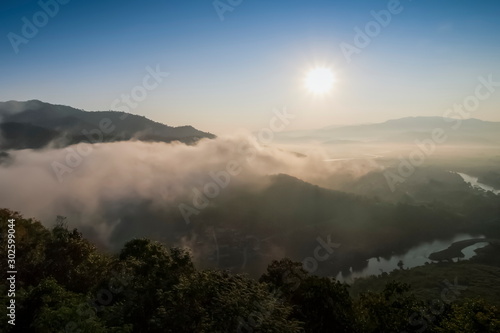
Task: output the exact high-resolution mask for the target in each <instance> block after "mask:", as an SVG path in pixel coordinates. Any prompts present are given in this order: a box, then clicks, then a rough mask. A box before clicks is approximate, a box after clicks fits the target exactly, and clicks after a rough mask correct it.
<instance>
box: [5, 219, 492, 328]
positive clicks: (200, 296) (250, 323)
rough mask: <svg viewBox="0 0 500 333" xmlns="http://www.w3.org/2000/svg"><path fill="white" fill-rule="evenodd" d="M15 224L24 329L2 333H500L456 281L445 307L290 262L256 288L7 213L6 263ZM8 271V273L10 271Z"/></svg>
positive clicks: (181, 256)
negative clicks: (357, 285)
mask: <svg viewBox="0 0 500 333" xmlns="http://www.w3.org/2000/svg"><path fill="white" fill-rule="evenodd" d="M9 220H11V221H12V220H13V221H12V223H11V224H13V225H14V229H15V247H16V259H15V260H16V262H15V267H16V269H17V274H16V276H15V288H14V289H15V313H16V316H15V319H14V320H15V321H14V322H15V325H11V324H9V323H8V320H11V322H12V319H9V318H8V317H6V316H4V319H3V320H2V321H1V323H0V330H1V331H2V332H22V333H29V332H94V333H100V332H103V333H104V332H172V333H173V332H176V333H182V332H186V333H187V332H189V333H191V332H207V333H208V332H276V333H279V332H283V333H285V332H287V333H288V332H373V333H374V332H424V331H425V332H449V333H451V332H478V333H479V332H481V333H483V332H491V333H493V332H499V331H500V311H499V310H498V308H497V307H496V306H495V305H493V304H491V303H489V302H488V301H486V300H484V299H482V298H480V297H478V296H480V295H474V299H470V298H469V297H468V296H467V295H466V294H465V293H462V291H463V290H464V288H465V289H467V285H463V283H462V284H460V281H461V280H459V282H458V284H457V281H456V280H453V276H451V277H450V278H449V280H450V281H451V282H450V283H449V284H448V285H446V284H445V285H443V286H442V287H441V289H442V292H441V294H440V295H447V297H446V298H444V297H441V298H438V299H433V300H429V299H426V298H425V297H422V294H421V293H415V290H414V289H412V287H410V286H409V285H405V284H403V283H401V282H397V281H391V280H388V281H387V282H386V283H385V285H384V286H383V287H382V288H381V290H380V291H369V290H371V289H373V290H375V289H377V288H372V285H370V283H369V282H370V281H369V280H367V281H368V282H367V284H366V285H365V286H364V287H365V289H364V290H361V291H359V290H358V294H357V296H356V297H352V296H351V295H350V294H349V288H348V286H347V285H345V284H341V283H339V282H337V281H335V280H332V279H329V278H325V277H318V276H314V275H309V274H307V273H306V271H305V270H304V269H303V268H302V267H301V264H300V263H294V262H292V261H290V260H288V259H282V260H280V261H274V262H272V263H271V264H270V265H269V266H268V268H267V271H266V272H265V273H264V274H263V275H262V276H261V277H260V279H259V280H258V281H257V280H254V279H250V278H249V277H248V276H245V275H238V274H232V273H231V272H229V271H220V270H200V269H197V268H196V267H195V266H194V264H193V262H192V259H191V256H190V254H189V252H187V251H185V250H182V249H178V248H171V249H168V248H167V247H166V246H165V245H163V244H160V243H157V242H153V241H150V240H148V239H134V240H130V241H129V242H127V243H126V244H125V245H124V246H123V248H122V249H121V250H120V251H119V253H116V254H109V253H103V252H100V251H98V250H97V249H96V247H95V246H94V245H93V244H91V243H90V242H89V241H87V240H86V239H85V238H84V237H83V236H82V234H81V233H79V232H78V230H69V229H68V228H67V227H66V224H65V220H64V218H62V217H60V218H59V219H58V223H57V224H56V225H55V226H54V227H53V228H51V229H47V228H45V227H44V226H42V224H41V223H40V222H38V221H36V220H34V219H26V218H24V217H22V216H21V215H20V214H19V213H16V212H12V211H9V210H7V209H1V210H0V223H1V226H2V238H1V240H0V242H1V247H0V249H1V250H0V252H1V255H2V257H3V258H6V257H7V253H6V251H7V245H8V244H7V243H8V242H9V241H8V239H9V238H8V237H7V236H6V235H7V233H6V232H4V231H5V230H7V224H8V221H9ZM10 239H11V240H12V239H13V238H12V237H11V238H10ZM12 244H14V243H13V242H12V241H10V245H12ZM0 263H1V264H0V268H1V269H2V271H3V272H6V271H8V269H7V266H6V265H7V261H6V260H1V261H0ZM430 266H432V265H430ZM407 272H409V273H408V274H410V273H411V270H408V271H407ZM471 274H474V272H471ZM422 276H423V278H427V277H428V276H426V275H422ZM415 279H417V280H418V275H415ZM374 285H377V283H375V284H374ZM377 287H378V285H377ZM9 288H11V284H9V285H7V284H1V285H0V289H1V290H0V295H1V296H0V298H2V301H3V303H4V306H5V307H4V311H5V309H6V306H7V302H9V304H11V303H10V301H9V299H10V298H7V297H8V296H7V295H8V289H9ZM448 296H449V297H448ZM451 296H453V297H451Z"/></svg>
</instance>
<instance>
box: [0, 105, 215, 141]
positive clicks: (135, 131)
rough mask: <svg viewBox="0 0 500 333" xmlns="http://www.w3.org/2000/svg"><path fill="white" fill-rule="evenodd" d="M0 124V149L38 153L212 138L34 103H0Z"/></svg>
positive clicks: (112, 114) (134, 118)
mask: <svg viewBox="0 0 500 333" xmlns="http://www.w3.org/2000/svg"><path fill="white" fill-rule="evenodd" d="M0 121H1V123H2V124H1V125H2V126H1V130H2V133H3V141H2V142H1V143H0V148H2V149H24V148H33V149H38V148H42V147H45V146H47V144H49V143H50V142H53V143H54V145H55V146H59V147H60V146H65V145H69V144H74V143H78V142H82V141H90V142H93V143H94V142H112V141H123V140H142V141H160V142H171V141H181V142H184V143H194V142H196V141H197V140H199V139H202V138H214V137H215V136H214V135H213V134H210V133H206V132H202V131H199V130H197V129H195V128H193V127H192V126H180V127H171V126H167V125H164V124H162V123H158V122H155V121H152V120H149V119H147V118H146V117H143V116H138V115H133V114H129V113H125V112H118V111H95V112H88V111H83V110H78V109H75V108H72V107H69V106H64V105H53V104H49V103H44V102H41V101H38V100H31V101H26V102H17V101H9V102H0ZM97 131H98V132H97ZM89 133H90V134H89Z"/></svg>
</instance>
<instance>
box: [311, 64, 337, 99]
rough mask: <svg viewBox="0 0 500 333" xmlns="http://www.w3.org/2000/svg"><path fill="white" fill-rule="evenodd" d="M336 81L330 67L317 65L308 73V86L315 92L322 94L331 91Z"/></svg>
mask: <svg viewBox="0 0 500 333" xmlns="http://www.w3.org/2000/svg"><path fill="white" fill-rule="evenodd" d="M334 83H335V77H334V75H333V72H332V70H331V69H330V68H326V67H316V68H314V69H311V70H310V71H309V72H308V73H307V77H306V87H307V89H309V91H311V92H312V93H314V94H318V95H320V94H325V93H327V92H329V91H330V90H331V89H332V87H333V84H334Z"/></svg>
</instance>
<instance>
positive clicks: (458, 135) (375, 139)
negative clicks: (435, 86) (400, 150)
mask: <svg viewBox="0 0 500 333" xmlns="http://www.w3.org/2000/svg"><path fill="white" fill-rule="evenodd" d="M459 122H460V125H459V126H458V127H455V125H457V124H458V123H459ZM434 129H442V130H443V131H444V133H445V134H446V135H447V137H448V139H447V140H446V144H478V145H498V144H500V122H489V121H482V120H478V119H472V118H471V119H462V120H456V119H450V118H442V117H408V118H401V119H394V120H388V121H386V122H383V123H377V124H364V125H353V126H342V127H334V126H331V127H325V128H320V129H317V130H308V131H293V132H282V133H277V135H276V137H275V138H276V139H277V140H279V141H292V142H316V143H322V144H352V143H392V144H399V143H404V144H405V143H413V142H414V141H415V140H424V139H428V138H430V137H431V135H432V131H433V130H434Z"/></svg>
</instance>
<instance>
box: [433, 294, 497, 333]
mask: <svg viewBox="0 0 500 333" xmlns="http://www.w3.org/2000/svg"><path fill="white" fill-rule="evenodd" d="M436 332H439V333H453V332H470V333H497V332H500V310H499V309H498V308H497V307H496V306H494V305H491V304H488V303H486V302H485V301H484V300H481V299H475V300H467V301H466V302H465V303H463V304H453V305H452V307H451V311H450V312H449V313H448V315H447V316H446V318H445V319H444V320H443V321H442V322H441V323H440V327H438V328H437V329H436Z"/></svg>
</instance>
